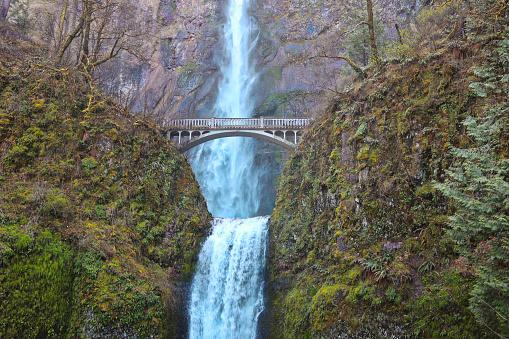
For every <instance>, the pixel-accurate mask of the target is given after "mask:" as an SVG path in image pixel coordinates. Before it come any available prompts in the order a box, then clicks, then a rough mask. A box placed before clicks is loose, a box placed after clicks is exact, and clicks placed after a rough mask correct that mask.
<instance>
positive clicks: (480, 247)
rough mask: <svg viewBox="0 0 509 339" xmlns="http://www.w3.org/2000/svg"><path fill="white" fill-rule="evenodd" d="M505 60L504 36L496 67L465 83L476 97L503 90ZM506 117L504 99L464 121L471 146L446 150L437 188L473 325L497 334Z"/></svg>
mask: <svg viewBox="0 0 509 339" xmlns="http://www.w3.org/2000/svg"><path fill="white" fill-rule="evenodd" d="M508 33H509V31H508ZM508 56H509V34H508V35H507V38H506V40H503V41H502V42H501V43H500V48H499V49H498V57H497V58H495V60H494V62H496V64H495V65H490V66H488V67H484V68H478V69H477V71H476V75H477V76H478V77H480V78H481V79H482V80H483V81H482V82H475V83H472V84H471V85H470V88H471V90H472V91H473V92H474V93H475V94H476V95H477V96H480V97H488V96H493V95H497V94H499V93H500V92H503V91H504V90H507V89H508V86H507V85H506V83H507V82H508V81H507V80H506V79H505V78H507V76H508V74H509V58H508ZM496 67H497V69H496ZM501 69H503V70H504V71H503V72H500V70H501ZM505 93H506V94H507V92H505ZM505 99H507V97H506V98H505ZM508 114H509V102H508V101H507V100H504V101H503V102H501V103H499V104H497V105H495V106H492V107H491V108H489V109H488V110H487V111H486V113H485V115H484V116H482V117H480V118H474V117H468V118H467V119H465V121H464V123H463V124H464V125H465V127H466V129H467V134H468V136H469V137H470V139H471V140H472V145H471V146H470V147H468V148H452V150H451V155H452V156H453V158H454V159H455V160H454V164H453V166H452V167H451V168H450V169H449V170H448V171H447V179H446V180H445V182H444V183H441V184H438V185H437V187H438V188H439V189H440V190H441V192H442V193H443V194H444V195H445V196H447V197H448V198H449V199H451V200H452V201H453V202H454V206H455V207H456V211H455V213H454V215H453V216H452V217H451V219H450V226H451V230H450V231H449V234H450V236H451V237H452V239H453V240H454V241H455V243H456V245H457V248H458V250H459V252H460V254H461V255H463V256H465V257H466V258H468V260H469V261H470V263H471V265H472V266H473V267H474V269H475V272H476V279H475V283H474V287H473V290H472V291H471V299H470V309H471V310H472V312H473V313H474V314H475V316H476V319H477V321H479V322H480V323H481V324H483V325H486V326H487V327H488V328H490V329H491V330H492V331H495V332H497V333H499V334H501V335H509V269H508V267H509V205H508V201H509V159H508V158H507V153H505V151H503V148H501V147H503V146H502V145H501V140H502V133H503V132H504V129H505V128H506V127H507V124H508V123H509V121H508V120H507V116H508Z"/></svg>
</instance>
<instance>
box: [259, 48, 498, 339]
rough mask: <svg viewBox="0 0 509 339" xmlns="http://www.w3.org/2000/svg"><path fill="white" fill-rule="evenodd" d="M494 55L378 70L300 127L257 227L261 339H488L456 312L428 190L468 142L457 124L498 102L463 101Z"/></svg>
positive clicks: (452, 55) (460, 296)
mask: <svg viewBox="0 0 509 339" xmlns="http://www.w3.org/2000/svg"><path fill="white" fill-rule="evenodd" d="M497 46H498V41H496V40H495V41H493V40H489V39H488V40H483V41H481V42H476V43H474V42H462V43H455V44H450V45H447V47H445V48H443V49H441V50H439V51H437V52H436V53H435V54H433V55H430V56H429V57H427V58H426V57H423V58H422V59H420V60H414V61H408V62H406V63H404V64H393V65H386V69H385V70H384V71H383V72H380V73H379V74H378V75H376V76H373V77H371V78H369V79H368V80H366V81H363V82H358V83H355V84H354V85H353V89H352V90H351V91H350V92H348V93H347V94H345V95H344V96H342V97H341V98H339V99H338V101H337V102H336V104H335V105H334V106H332V107H331V109H330V110H329V111H330V112H329V113H328V114H326V115H325V116H324V117H323V118H321V119H318V120H317V121H315V122H314V124H313V126H312V127H311V129H310V130H309V131H308V132H307V133H306V135H305V137H304V138H303V142H302V144H301V145H300V146H299V148H298V150H297V151H296V152H295V154H294V155H293V157H292V158H291V159H290V160H289V163H288V164H287V166H286V168H285V170H284V173H283V175H282V177H281V180H280V184H279V191H278V198H277V204H276V208H275V210H274V213H273V215H272V218H271V225H270V231H271V236H270V273H269V276H270V282H269V283H270V298H271V300H272V302H271V305H270V318H271V321H272V326H271V330H272V332H271V336H272V337H273V338H311V337H313V338H342V337H344V338H352V337H359V338H380V337H402V336H404V335H410V336H422V337H441V336H443V337H450V338H475V337H484V336H486V337H489V336H490V335H491V334H490V333H489V332H488V330H487V329H486V327H482V326H481V325H478V324H477V323H476V322H475V320H474V318H473V315H472V313H471V312H470V310H469V309H468V299H469V292H470V290H471V286H472V279H473V276H474V275H475V273H474V272H473V271H472V268H471V267H470V266H469V265H468V261H467V260H466V259H465V258H462V257H458V254H457V253H456V252H455V250H454V248H453V244H452V241H451V240H449V238H448V237H447V236H446V235H445V230H446V228H447V227H448V226H447V221H448V216H449V215H450V214H451V212H452V211H451V208H450V204H449V202H448V201H447V200H446V199H445V198H444V197H443V196H442V195H440V194H439V193H438V192H437V191H436V190H435V188H434V187H435V186H434V184H433V183H434V182H435V181H437V182H439V181H441V180H443V179H444V170H445V169H447V168H448V167H449V166H450V162H451V159H450V157H449V155H448V154H449V153H448V150H449V149H450V147H451V146H453V145H454V146H457V147H458V146H459V147H465V146H468V144H469V142H470V140H469V139H468V138H467V137H466V135H465V131H464V126H463V125H462V124H461V122H462V121H463V120H464V119H465V118H466V117H467V116H474V117H476V116H480V115H482V114H483V112H485V111H486V109H487V108H489V107H490V106H491V105H492V104H493V103H495V102H500V100H507V97H506V96H504V95H503V94H497V95H495V96H487V97H486V98H479V97H478V96H476V95H474V93H473V92H474V91H473V90H472V89H473V88H469V84H471V83H473V82H475V81H477V80H478V75H479V74H476V71H475V70H476V67H477V66H480V65H485V64H487V63H489V62H491V65H497V62H496V60H495V62H493V60H491V59H492V58H494V57H495V56H494V55H496V52H494V51H495V49H496V47H497ZM490 60H491V61H490ZM499 65H501V64H500V63H499ZM492 67H495V69H492V71H493V72H494V74H498V75H500V76H503V74H504V73H501V72H505V71H507V69H496V66H492ZM477 73H478V72H477ZM506 90H507V88H506V89H505V90H502V92H501V93H505V95H506V94H507V92H506ZM499 93H500V91H499ZM505 136H506V138H505V139H504V140H505V141H504V142H505V145H506V146H505V147H507V128H506V132H505ZM505 156H507V154H506V155H505Z"/></svg>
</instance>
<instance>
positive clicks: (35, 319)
mask: <svg viewBox="0 0 509 339" xmlns="http://www.w3.org/2000/svg"><path fill="white" fill-rule="evenodd" d="M1 227H2V228H1V230H2V233H0V239H1V241H5V244H7V246H10V247H11V249H12V251H13V255H12V256H11V257H10V259H9V260H7V262H4V263H3V264H4V265H2V268H1V269H0V302H1V304H2V309H3V311H2V316H1V317H0V333H2V336H5V337H27V338H34V337H50V338H58V337H61V336H63V335H65V333H66V330H67V319H68V317H69V315H70V312H71V308H70V306H71V304H70V303H69V302H68V301H69V300H70V299H71V291H72V279H73V276H72V265H73V261H72V251H71V250H70V248H69V246H68V245H66V244H64V243H63V242H62V241H61V240H60V239H58V237H56V236H55V235H53V234H52V233H51V232H49V231H43V232H42V233H40V234H39V235H37V236H35V237H34V238H32V237H29V236H27V235H26V234H25V233H24V232H23V231H22V230H21V229H20V227H19V225H5V224H3V225H1Z"/></svg>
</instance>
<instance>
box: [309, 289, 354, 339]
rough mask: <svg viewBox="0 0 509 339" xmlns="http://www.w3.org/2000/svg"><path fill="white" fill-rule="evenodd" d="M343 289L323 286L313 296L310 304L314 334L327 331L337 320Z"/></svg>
mask: <svg viewBox="0 0 509 339" xmlns="http://www.w3.org/2000/svg"><path fill="white" fill-rule="evenodd" d="M344 290H345V287H343V286H341V285H339V284H336V285H323V286H322V287H320V289H319V290H318V292H316V294H315V295H314V296H313V299H312V302H311V314H310V321H311V328H312V329H313V331H315V332H321V331H323V330H325V329H327V328H328V327H329V326H330V325H331V323H333V322H334V321H335V320H336V318H337V312H338V304H339V299H340V298H342V297H343V293H344Z"/></svg>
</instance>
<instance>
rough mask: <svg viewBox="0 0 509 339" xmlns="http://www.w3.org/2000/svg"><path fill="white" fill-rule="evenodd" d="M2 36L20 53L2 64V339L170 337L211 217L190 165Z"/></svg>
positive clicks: (156, 134)
mask: <svg viewBox="0 0 509 339" xmlns="http://www.w3.org/2000/svg"><path fill="white" fill-rule="evenodd" d="M2 39H3V38H2ZM3 43H5V41H2V44H3ZM8 43H9V44H10V46H11V47H12V49H11V52H13V55H17V56H18V57H21V58H11V57H7V58H2V59H0V60H8V62H9V64H8V65H7V64H5V63H0V173H1V174H0V304H1V305H2V312H1V314H0V337H27V338H28V337H50V338H63V337H126V336H127V337H173V336H176V335H177V333H179V331H182V329H181V328H180V327H181V324H179V323H178V322H177V321H176V319H178V317H179V315H178V314H179V313H181V312H182V308H181V307H180V306H179V303H180V301H179V296H178V295H177V294H176V293H175V291H174V290H173V286H174V285H175V284H177V283H179V282H182V281H186V280H188V279H189V278H190V275H191V273H192V272H193V269H194V265H195V260H196V257H197V251H198V249H199V246H200V244H201V241H202V239H203V238H204V237H205V235H206V232H207V230H208V225H209V221H210V216H209V214H208V212H207V208H206V204H205V201H204V199H203V197H202V195H201V193H200V190H199V187H198V184H197V183H196V181H195V179H194V176H193V174H192V172H191V169H190V167H189V165H188V164H187V162H186V160H185V159H184V158H183V157H182V156H181V155H180V154H178V153H177V152H176V150H175V149H173V148H172V146H170V145H169V143H168V141H166V140H165V138H164V137H162V136H161V135H160V134H161V132H160V131H159V130H157V129H156V128H154V127H152V126H151V125H150V124H149V123H147V122H145V121H141V120H135V119H133V118H131V117H129V114H128V112H125V111H124V110H123V109H121V108H120V107H119V106H117V105H115V104H114V103H113V102H111V101H110V100H109V99H107V98H103V97H101V96H100V95H98V94H97V93H96V92H95V91H92V90H90V89H89V87H88V83H87V82H86V81H85V79H83V77H82V76H81V75H80V74H78V73H77V72H75V71H72V70H68V69H54V68H52V67H49V66H45V65H41V64H39V63H38V62H36V61H38V60H39V59H32V54H31V53H32V52H30V53H26V52H25V51H24V50H22V49H19V50H15V49H16V48H18V47H19V46H18V45H17V43H16V41H8ZM22 59H26V60H22Z"/></svg>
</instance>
